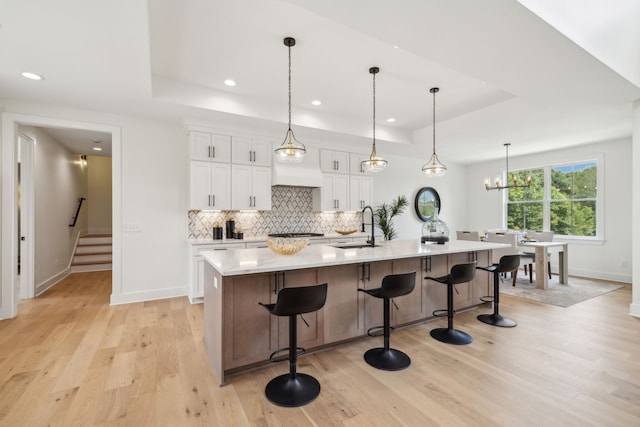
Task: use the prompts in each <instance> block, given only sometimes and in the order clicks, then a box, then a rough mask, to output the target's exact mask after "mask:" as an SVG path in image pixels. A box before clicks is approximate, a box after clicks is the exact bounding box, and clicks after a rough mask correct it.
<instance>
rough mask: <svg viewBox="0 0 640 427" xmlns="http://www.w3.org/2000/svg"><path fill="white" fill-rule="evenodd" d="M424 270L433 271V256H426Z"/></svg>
mask: <svg viewBox="0 0 640 427" xmlns="http://www.w3.org/2000/svg"><path fill="white" fill-rule="evenodd" d="M424 271H425V272H427V273H429V272H431V257H430V256H428V257H425V258H424Z"/></svg>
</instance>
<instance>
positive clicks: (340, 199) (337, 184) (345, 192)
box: [332, 174, 349, 211]
mask: <svg viewBox="0 0 640 427" xmlns="http://www.w3.org/2000/svg"><path fill="white" fill-rule="evenodd" d="M332 188H333V198H334V199H335V200H336V206H337V208H336V209H335V210H338V211H346V210H349V175H338V174H335V175H334V176H333V185H332Z"/></svg>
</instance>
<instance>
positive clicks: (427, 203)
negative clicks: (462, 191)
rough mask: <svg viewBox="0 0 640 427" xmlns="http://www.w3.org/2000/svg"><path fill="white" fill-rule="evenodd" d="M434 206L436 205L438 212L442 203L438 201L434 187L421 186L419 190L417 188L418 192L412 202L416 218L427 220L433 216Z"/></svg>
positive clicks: (438, 197)
mask: <svg viewBox="0 0 640 427" xmlns="http://www.w3.org/2000/svg"><path fill="white" fill-rule="evenodd" d="M436 206H438V213H440V209H442V204H441V203H440V195H439V194H438V192H437V191H436V189H435V188H432V187H422V188H421V189H420V190H418V194H416V200H415V203H414V207H415V208H416V214H417V215H418V218H420V219H421V220H423V221H425V222H426V221H429V220H430V219H431V217H432V216H433V212H434V211H435V209H436Z"/></svg>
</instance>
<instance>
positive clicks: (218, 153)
mask: <svg viewBox="0 0 640 427" xmlns="http://www.w3.org/2000/svg"><path fill="white" fill-rule="evenodd" d="M211 160H212V161H214V162H221V163H229V162H231V137H230V136H229V135H218V134H213V138H212V139H211Z"/></svg>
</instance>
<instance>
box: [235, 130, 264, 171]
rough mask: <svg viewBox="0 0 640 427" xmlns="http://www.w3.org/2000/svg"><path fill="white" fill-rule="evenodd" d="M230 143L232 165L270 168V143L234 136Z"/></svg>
mask: <svg viewBox="0 0 640 427" xmlns="http://www.w3.org/2000/svg"><path fill="white" fill-rule="evenodd" d="M231 142H232V143H231V162H232V163H234V164H237V165H255V166H271V143H270V142H269V141H268V140H266V139H258V138H245V137H236V136H234V137H233V138H232V141H231Z"/></svg>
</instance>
